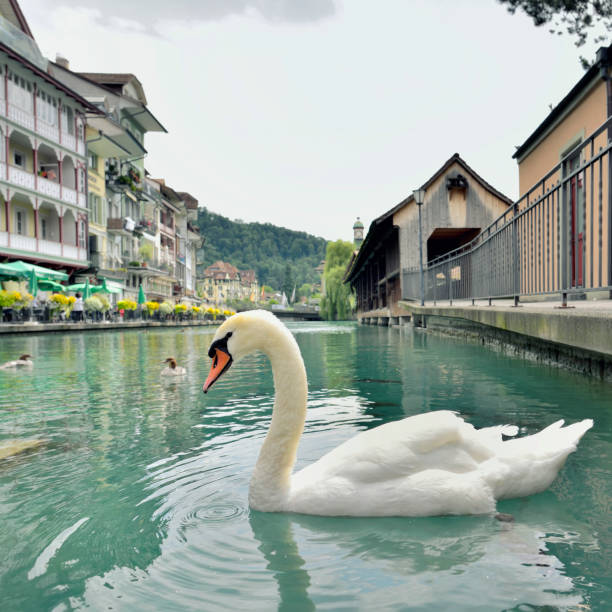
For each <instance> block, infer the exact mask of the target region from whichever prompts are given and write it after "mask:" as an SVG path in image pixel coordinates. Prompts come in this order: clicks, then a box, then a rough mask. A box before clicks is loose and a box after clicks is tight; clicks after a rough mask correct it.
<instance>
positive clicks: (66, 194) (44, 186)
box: [0, 162, 87, 208]
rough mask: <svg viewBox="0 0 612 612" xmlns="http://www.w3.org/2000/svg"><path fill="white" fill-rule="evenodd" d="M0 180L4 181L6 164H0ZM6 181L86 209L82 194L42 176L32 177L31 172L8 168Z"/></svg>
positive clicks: (12, 167) (15, 167)
mask: <svg viewBox="0 0 612 612" xmlns="http://www.w3.org/2000/svg"><path fill="white" fill-rule="evenodd" d="M0 178H1V179H5V180H6V164H4V163H2V162H0ZM8 181H9V182H10V183H13V184H14V185H18V186H19V187H23V188H25V189H29V190H31V191H35V192H37V193H39V194H40V195H41V196H46V197H48V198H55V199H56V200H62V201H63V202H66V203H68V204H74V205H75V206H79V207H81V208H86V204H87V201H86V198H85V194H84V193H77V191H76V190H74V189H73V188H72V187H68V186H66V185H61V186H60V184H59V183H56V182H55V181H50V180H49V179H47V178H44V177H42V176H38V177H36V176H34V174H33V173H32V172H28V171H27V170H23V169H22V168H19V167H17V166H11V165H10V164H9V166H8Z"/></svg>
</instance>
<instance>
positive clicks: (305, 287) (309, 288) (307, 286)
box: [297, 283, 312, 298]
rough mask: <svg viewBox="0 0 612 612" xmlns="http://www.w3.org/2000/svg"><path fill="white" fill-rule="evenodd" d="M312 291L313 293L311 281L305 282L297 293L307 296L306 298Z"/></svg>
mask: <svg viewBox="0 0 612 612" xmlns="http://www.w3.org/2000/svg"><path fill="white" fill-rule="evenodd" d="M311 293H312V284H311V283H304V284H303V285H302V286H301V287H300V288H299V289H298V291H297V294H298V295H299V296H300V297H305V298H309V297H310V294H311Z"/></svg>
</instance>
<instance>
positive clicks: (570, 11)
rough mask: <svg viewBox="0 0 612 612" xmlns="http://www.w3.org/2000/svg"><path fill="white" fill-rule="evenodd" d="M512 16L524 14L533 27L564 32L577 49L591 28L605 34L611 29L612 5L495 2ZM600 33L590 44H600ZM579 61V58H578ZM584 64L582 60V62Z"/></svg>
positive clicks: (583, 0)
mask: <svg viewBox="0 0 612 612" xmlns="http://www.w3.org/2000/svg"><path fill="white" fill-rule="evenodd" d="M498 1H499V2H500V3H501V4H503V5H504V6H506V8H507V9H508V11H509V12H510V13H512V14H513V15H514V13H516V11H517V9H521V10H522V11H524V12H525V13H526V14H527V15H528V16H529V17H531V19H532V20H533V23H534V24H535V25H536V26H543V25H548V27H549V32H550V33H551V34H562V33H563V31H565V32H567V33H568V34H569V35H570V36H574V37H575V38H576V41H575V44H576V46H577V47H580V46H582V45H583V44H584V43H585V42H586V41H587V39H588V36H589V33H590V31H591V30H592V28H594V27H601V28H602V29H604V30H606V32H609V31H610V29H611V28H612V2H611V1H610V0H498ZM606 38H607V37H606V36H605V35H604V34H602V35H600V36H597V37H595V38H594V42H596V43H597V42H604V41H605V40H606ZM581 60H582V58H581ZM583 64H584V61H583Z"/></svg>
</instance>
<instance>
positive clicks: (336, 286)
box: [321, 240, 354, 321]
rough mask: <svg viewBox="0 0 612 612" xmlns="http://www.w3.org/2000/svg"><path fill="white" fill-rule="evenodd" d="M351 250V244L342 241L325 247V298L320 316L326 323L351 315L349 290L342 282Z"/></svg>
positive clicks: (351, 303)
mask: <svg viewBox="0 0 612 612" xmlns="http://www.w3.org/2000/svg"><path fill="white" fill-rule="evenodd" d="M353 248H354V247H353V244H352V243H350V242H345V241H344V240H336V241H335V242H330V243H328V245H327V252H326V254H325V270H324V272H323V278H324V280H325V297H324V298H323V300H322V302H321V316H322V317H323V318H325V319H327V320H328V321H340V320H344V319H348V318H349V317H350V315H351V313H352V310H353V300H352V293H351V288H350V286H349V285H348V284H345V283H344V282H343V280H344V274H345V273H346V268H347V266H348V263H349V261H350V259H351V255H352V254H353Z"/></svg>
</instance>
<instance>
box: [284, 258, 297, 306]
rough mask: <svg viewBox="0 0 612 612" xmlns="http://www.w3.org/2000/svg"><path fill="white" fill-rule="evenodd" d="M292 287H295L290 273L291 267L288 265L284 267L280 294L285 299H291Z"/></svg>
mask: <svg viewBox="0 0 612 612" xmlns="http://www.w3.org/2000/svg"><path fill="white" fill-rule="evenodd" d="M293 287H295V281H294V280H293V272H292V271H291V266H290V265H289V263H287V265H286V266H285V271H284V272H283V284H282V286H281V290H282V292H283V293H284V294H285V295H286V296H287V299H288V300H290V299H291V293H292V292H293Z"/></svg>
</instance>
